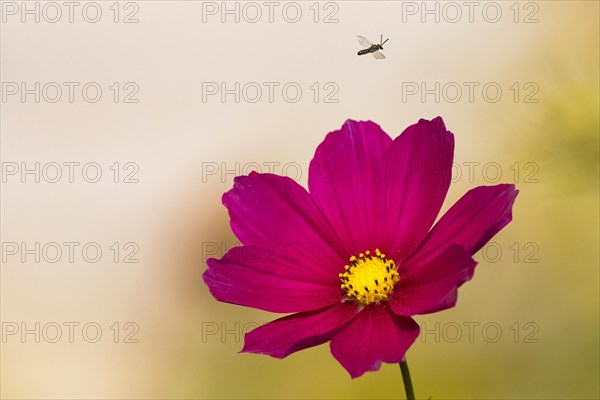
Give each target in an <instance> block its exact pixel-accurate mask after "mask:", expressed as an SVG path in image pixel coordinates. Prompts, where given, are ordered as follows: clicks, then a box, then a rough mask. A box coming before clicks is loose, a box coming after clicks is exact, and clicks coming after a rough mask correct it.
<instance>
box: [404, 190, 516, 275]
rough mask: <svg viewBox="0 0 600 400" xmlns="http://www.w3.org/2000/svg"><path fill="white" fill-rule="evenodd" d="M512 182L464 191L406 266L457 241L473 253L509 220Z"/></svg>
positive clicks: (428, 257)
mask: <svg viewBox="0 0 600 400" xmlns="http://www.w3.org/2000/svg"><path fill="white" fill-rule="evenodd" d="M518 193H519V191H518V190H515V185H507V184H502V185H496V186H479V187H476V188H475V189H472V190H470V191H468V192H467V193H466V194H465V195H464V196H463V197H461V198H460V199H459V200H458V201H457V202H456V203H455V204H454V205H453V206H452V207H451V208H450V209H449V210H448V211H447V212H446V214H444V216H443V217H442V218H441V219H440V220H439V221H438V223H437V224H435V226H434V227H433V229H432V230H431V232H429V234H428V235H427V237H426V238H425V240H424V241H423V243H422V245H421V246H420V248H419V249H418V250H417V251H416V253H415V254H413V255H412V256H411V257H410V260H408V262H407V264H406V266H402V267H401V269H404V267H406V268H409V265H420V264H423V263H426V262H429V261H430V260H431V259H433V258H434V257H436V256H437V255H439V254H441V253H442V252H443V251H444V250H445V249H446V247H447V246H449V245H451V244H458V245H461V246H462V247H464V248H466V249H468V250H469V251H470V252H471V254H475V253H476V252H477V251H479V249H481V248H482V247H483V246H484V245H485V244H486V243H487V242H488V241H489V240H490V239H491V238H492V237H494V235H495V234H496V233H498V232H499V231H500V230H501V229H502V228H503V227H505V226H506V225H507V224H508V223H509V222H510V221H511V220H512V206H513V204H514V202H515V198H516V197H517V194H518Z"/></svg>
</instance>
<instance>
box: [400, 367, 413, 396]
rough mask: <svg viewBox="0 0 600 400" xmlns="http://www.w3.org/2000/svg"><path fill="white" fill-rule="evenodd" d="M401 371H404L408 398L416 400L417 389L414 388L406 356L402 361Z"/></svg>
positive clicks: (403, 378) (403, 375) (403, 376)
mask: <svg viewBox="0 0 600 400" xmlns="http://www.w3.org/2000/svg"><path fill="white" fill-rule="evenodd" d="M400 372H402V380H403V381H404V390H406V400H415V391H414V389H413V385H412V381H411V380H410V371H409V370H408V364H407V363H406V357H405V358H404V361H402V362H401V363H400Z"/></svg>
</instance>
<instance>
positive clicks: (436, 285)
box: [389, 245, 477, 316]
mask: <svg viewBox="0 0 600 400" xmlns="http://www.w3.org/2000/svg"><path fill="white" fill-rule="evenodd" d="M476 265H477V263H476V262H475V260H473V258H472V257H471V254H470V253H469V251H467V250H465V249H464V248H463V247H462V246H458V245H452V246H450V247H448V248H447V249H446V250H445V251H444V252H443V253H442V254H440V255H439V256H438V257H437V258H435V259H433V260H432V261H430V262H428V263H427V264H424V265H419V266H415V267H411V268H407V270H406V272H405V273H404V274H402V275H401V276H400V281H399V282H398V283H397V284H396V287H395V288H394V291H393V292H392V294H391V295H390V299H389V300H390V306H391V307H392V310H393V311H394V312H395V313H396V314H399V315H405V316H411V315H415V314H427V313H432V312H436V311H441V310H445V309H446V308H450V307H454V305H455V304H456V299H457V295H458V288H459V287H460V286H461V285H462V284H463V283H465V282H466V281H468V280H470V279H471V278H472V277H473V272H474V271H475V266H476Z"/></svg>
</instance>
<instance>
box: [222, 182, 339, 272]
mask: <svg viewBox="0 0 600 400" xmlns="http://www.w3.org/2000/svg"><path fill="white" fill-rule="evenodd" d="M223 204H225V206H226V207H227V209H228V210H229V216H230V218H231V229H232V230H233V232H234V233H235V235H236V236H237V237H238V239H239V240H240V241H241V242H242V243H243V244H245V245H257V246H260V247H272V248H275V250H276V251H278V252H281V253H284V254H294V257H296V258H306V259H311V260H313V261H315V262H314V263H312V264H311V265H310V267H311V268H313V269H314V268H315V267H320V268H321V269H327V268H329V269H330V270H331V269H332V268H334V269H335V268H339V266H340V265H341V266H342V267H343V265H344V264H343V263H344V261H345V259H346V255H345V253H341V252H340V249H339V248H337V247H336V244H339V239H338V237H337V234H336V233H335V231H334V230H333V228H332V227H331V225H330V224H329V222H328V221H327V220H326V218H325V217H324V216H323V214H322V213H321V211H320V210H319V209H318V207H317V206H316V205H315V203H314V202H313V200H312V199H311V197H310V195H309V194H308V192H307V191H306V190H305V189H304V188H303V187H302V186H300V185H299V184H298V183H296V182H295V181H293V180H292V179H290V178H287V177H281V176H277V175H272V174H259V173H256V172H252V173H250V175H248V176H240V177H237V178H235V183H234V186H233V189H231V190H230V191H229V192H227V193H225V194H224V195H223ZM339 254H344V256H343V260H344V261H342V258H340V255H339ZM317 261H318V262H317ZM338 272H339V271H338Z"/></svg>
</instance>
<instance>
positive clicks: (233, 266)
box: [203, 246, 342, 313]
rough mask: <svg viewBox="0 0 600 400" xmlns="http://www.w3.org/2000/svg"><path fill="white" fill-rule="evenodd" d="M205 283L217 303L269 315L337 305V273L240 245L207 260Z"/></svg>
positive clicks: (277, 254)
mask: <svg viewBox="0 0 600 400" xmlns="http://www.w3.org/2000/svg"><path fill="white" fill-rule="evenodd" d="M207 264H208V269H207V270H206V271H205V272H204V274H203V278H204V282H206V285H207V286H208V288H209V289H210V292H211V293H212V295H213V296H214V297H215V298H216V299H217V300H219V301H224V302H227V303H233V304H240V305H244V306H248V307H254V308H259V309H261V310H266V311H271V312H281V313H289V312H300V311H309V310H316V309H318V308H322V307H325V306H328V305H331V304H333V303H336V302H339V301H340V300H341V298H342V290H341V289H340V285H339V277H338V276H337V272H336V271H333V270H332V271H328V272H327V271H324V270H320V269H319V267H318V266H315V265H313V264H316V263H310V262H306V261H304V262H303V263H300V262H298V261H296V260H294V259H290V258H286V257H284V256H282V255H281V254H279V253H277V252H273V251H272V250H271V249H269V248H263V247H257V246H242V247H235V248H233V249H231V250H230V251H229V252H227V254H225V256H224V257H223V258H222V259H221V260H217V259H214V258H211V259H209V260H207Z"/></svg>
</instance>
